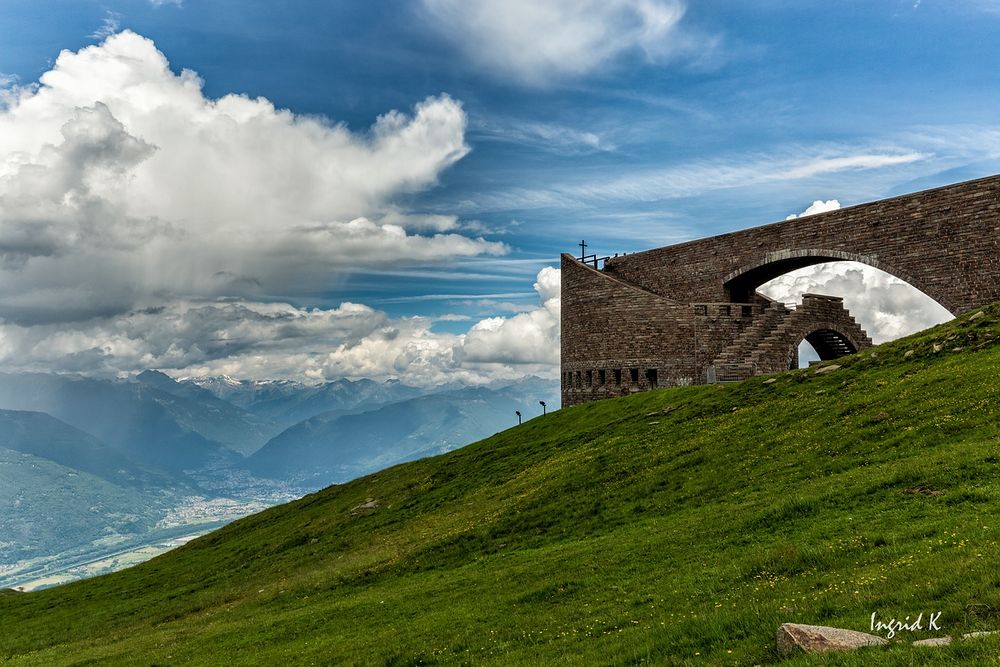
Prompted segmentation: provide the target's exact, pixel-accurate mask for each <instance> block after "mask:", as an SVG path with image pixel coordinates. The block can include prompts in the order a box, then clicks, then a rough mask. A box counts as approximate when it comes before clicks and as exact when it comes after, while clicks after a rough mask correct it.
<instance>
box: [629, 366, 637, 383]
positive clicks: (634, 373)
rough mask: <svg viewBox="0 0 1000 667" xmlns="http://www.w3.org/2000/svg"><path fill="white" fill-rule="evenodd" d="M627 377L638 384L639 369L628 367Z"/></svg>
mask: <svg viewBox="0 0 1000 667" xmlns="http://www.w3.org/2000/svg"><path fill="white" fill-rule="evenodd" d="M628 374H629V378H630V379H631V380H632V384H639V369H638V368H630V369H628Z"/></svg>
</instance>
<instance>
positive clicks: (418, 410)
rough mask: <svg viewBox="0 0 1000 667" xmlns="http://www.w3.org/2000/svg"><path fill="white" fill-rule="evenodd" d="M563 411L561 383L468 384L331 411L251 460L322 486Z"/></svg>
mask: <svg viewBox="0 0 1000 667" xmlns="http://www.w3.org/2000/svg"><path fill="white" fill-rule="evenodd" d="M539 400H545V401H547V402H548V403H549V405H550V406H552V407H553V408H555V407H557V406H558V401H559V386H558V383H557V382H554V381H548V380H541V379H538V378H530V379H527V380H522V381H520V382H517V383H514V384H511V385H509V386H505V387H501V388H498V389H491V388H486V387H467V388H465V389H459V390H454V391H447V392H441V393H437V394H431V395H428V396H421V397H418V398H413V399H410V400H406V401H401V402H398V403H392V404H390V405H386V406H383V407H380V408H377V409H375V410H372V411H369V412H362V413H359V414H348V415H344V414H342V413H339V412H332V413H325V414H322V415H318V416H316V417H313V418H312V419H308V420H306V421H304V422H302V423H300V424H297V425H295V426H293V427H291V428H289V429H288V430H286V431H284V432H283V433H281V434H280V435H278V436H276V437H275V438H274V439H273V440H271V441H270V442H268V443H267V444H266V445H265V446H264V447H262V448H261V449H260V450H259V451H258V452H256V453H255V454H254V455H253V456H251V457H250V458H249V459H248V460H247V465H248V466H249V468H250V470H251V471H252V472H253V473H254V474H256V475H259V476H262V477H271V478H278V479H284V480H288V481H292V482H296V483H299V484H302V485H304V486H310V487H318V486H323V485H326V484H330V483H334V482H342V481H346V480H348V479H351V478H354V477H357V476H359V475H362V474H365V473H368V472H372V471H374V470H378V469H380V468H384V467H387V466H390V465H394V464H396V463H400V462H403V461H410V460H413V459H416V458H420V457H423V456H429V455H432V454H440V453H442V452H447V451H450V450H452V449H456V448H457V447H461V446H463V445H465V444H466V443H469V442H473V441H475V440H479V439H481V438H484V437H487V436H490V435H492V434H494V433H496V432H497V431H501V430H503V429H506V428H510V426H512V425H514V424H516V423H517V416H516V415H515V414H514V412H515V410H520V411H521V412H522V413H523V414H524V416H525V418H530V417H531V416H534V415H536V414H538V413H539V412H540V411H541V407H540V406H539V405H538V401H539Z"/></svg>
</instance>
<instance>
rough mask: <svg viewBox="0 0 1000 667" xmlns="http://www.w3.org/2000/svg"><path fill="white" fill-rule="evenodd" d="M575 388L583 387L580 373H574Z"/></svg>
mask: <svg viewBox="0 0 1000 667" xmlns="http://www.w3.org/2000/svg"><path fill="white" fill-rule="evenodd" d="M576 386H577V387H582V386H583V376H582V374H581V373H580V371H577V372H576Z"/></svg>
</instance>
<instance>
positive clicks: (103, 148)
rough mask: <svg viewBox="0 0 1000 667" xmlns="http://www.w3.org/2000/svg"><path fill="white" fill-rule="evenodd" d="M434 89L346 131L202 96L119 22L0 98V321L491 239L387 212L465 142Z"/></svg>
mask: <svg viewBox="0 0 1000 667" xmlns="http://www.w3.org/2000/svg"><path fill="white" fill-rule="evenodd" d="M465 127H466V116H465V113H464V112H463V110H462V106H461V104H460V103H459V102H457V101H455V100H453V99H451V98H450V97H448V96H447V95H440V96H437V97H429V98H427V99H425V100H423V101H422V102H419V103H418V104H416V105H415V107H414V109H413V110H412V113H404V112H400V111H388V112H387V113H385V114H384V115H382V116H381V117H379V118H378V120H377V121H376V122H375V124H374V125H373V126H372V128H371V129H370V131H368V132H366V133H363V134H358V133H353V132H351V131H350V130H348V129H347V128H346V127H344V126H343V125H340V124H336V123H332V122H329V121H327V120H324V119H320V118H313V117H303V116H297V115H295V114H293V113H292V112H290V111H287V110H283V109H278V108H276V107H275V106H274V105H273V104H272V103H271V102H269V101H268V100H266V99H264V98H259V97H258V98H251V97H248V96H246V95H226V96H224V97H221V98H219V99H210V98H207V97H205V95H204V93H203V91H202V81H201V80H200V79H199V77H198V76H197V75H196V74H195V73H194V72H192V71H190V70H182V71H181V72H179V73H177V72H175V71H173V70H172V69H171V68H170V66H169V63H168V62H167V59H166V57H165V56H164V55H163V54H162V53H161V52H159V51H158V50H157V49H156V47H155V45H154V44H153V42H152V41H150V40H149V39H146V38H144V37H141V36H139V35H137V34H135V33H132V32H129V31H125V32H122V33H118V34H115V35H111V36H110V37H108V38H107V39H106V40H105V41H104V42H103V43H102V44H100V45H95V46H91V47H87V48H84V49H82V50H80V51H78V52H75V53H74V52H70V51H64V52H62V53H61V54H60V55H59V57H58V59H57V60H56V62H55V64H54V65H53V67H52V68H51V69H50V70H49V71H48V72H46V73H45V74H43V75H42V77H41V78H40V80H39V83H38V84H36V85H29V86H17V85H10V84H9V83H8V85H7V87H6V88H4V90H2V91H0V274H2V275H0V278H2V280H0V317H2V318H4V319H6V320H8V321H14V322H18V323H21V324H30V323H32V322H46V321H53V320H63V321H73V320H80V319H87V318H90V317H95V316H105V315H108V314H110V313H123V312H127V311H129V310H130V309H134V308H137V307H147V306H150V305H156V304H159V303H160V302H162V301H163V300H164V299H168V298H176V299H206V298H208V299H210V298H215V297H219V296H229V297H231V296H242V297H245V298H251V299H260V298H262V297H263V298H265V299H266V298H270V297H272V296H273V295H277V294H280V295H290V294H296V293H306V292H309V291H311V290H315V289H317V288H318V287H322V286H324V285H328V284H330V282H331V281H333V280H334V279H335V278H336V276H337V275H339V274H341V273H343V272H345V271H350V270H351V269H357V268H372V267H381V266H386V265H396V264H399V263H431V262H441V261H448V260H451V259H454V258H459V257H468V256H474V255H479V254H502V253H504V252H506V247H505V246H504V245H502V244H500V243H495V242H489V241H486V240H484V239H482V238H473V237H470V236H466V235H464V234H461V233H459V232H460V231H462V229H463V228H462V227H461V226H460V225H459V224H458V222H457V219H456V218H453V217H451V216H446V215H437V216H426V215H416V214H412V213H410V212H407V211H403V210H401V209H400V208H399V206H398V204H397V203H396V200H397V198H398V197H400V196H401V195H405V194H407V193H411V192H414V191H418V190H421V189H424V188H428V187H431V186H433V185H434V184H435V183H436V181H437V179H438V177H439V175H440V174H441V172H442V171H443V170H444V169H446V168H448V167H449V166H451V165H452V164H454V163H455V162H456V161H458V160H459V159H461V158H462V157H463V156H464V155H465V154H466V153H467V152H468V150H469V149H468V146H467V145H466V143H465V138H464V132H465Z"/></svg>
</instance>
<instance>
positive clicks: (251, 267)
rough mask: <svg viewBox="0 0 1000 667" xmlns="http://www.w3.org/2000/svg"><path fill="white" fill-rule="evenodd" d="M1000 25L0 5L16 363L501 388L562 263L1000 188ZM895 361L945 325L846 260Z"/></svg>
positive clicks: (628, 14)
mask: <svg viewBox="0 0 1000 667" xmlns="http://www.w3.org/2000/svg"><path fill="white" fill-rule="evenodd" d="M998 31H1000V0H948V1H945V0H905V1H903V0H878V1H876V2H872V1H870V0H867V1H856V2H855V1H852V0H844V1H842V2H838V3H830V2H818V1H817V2H810V1H809V0H796V1H794V2H792V1H790V0H755V1H753V2H749V1H748V2H739V1H737V0H728V1H722V0H703V1H702V2H698V3H693V2H687V1H685V0H600V1H598V0H544V1H543V0H502V1H501V0H380V1H379V2H375V3H358V2H347V1H331V2H323V3H318V2H313V1H308V2H304V1H296V0H292V1H289V2H282V3H273V2H259V1H255V0H239V1H238V2H237V1H235V0H101V1H100V2H97V1H93V2H92V1H90V0H52V1H50V2H46V3H38V2H36V1H34V0H5V1H4V2H3V3H2V4H0V35H2V38H0V367H2V368H3V369H4V370H32V371H51V372H77V373H84V374H88V375H95V376H127V375H128V374H131V373H135V372H137V371H141V370H143V369H146V368H158V369H161V370H164V371H166V372H168V373H171V374H173V375H175V376H178V377H182V376H193V375H216V374H227V375H231V376H234V377H241V378H259V379H263V378H278V377H280V378H293V379H298V380H302V381H307V382H317V381H322V380H328V379H336V378H340V377H352V378H356V377H371V378H375V379H387V378H399V379H402V380H404V381H407V382H410V383H413V384H419V385H435V384H440V383H450V382H456V383H485V382H491V381H495V380H504V379H511V378H516V377H520V376H523V375H529V374H538V375H543V376H550V377H554V376H555V374H556V372H557V364H558V340H559V309H560V305H559V272H558V256H559V253H561V252H574V251H576V250H577V244H578V243H579V242H580V240H582V239H585V240H586V241H587V244H588V251H594V252H597V253H600V254H613V253H615V252H631V251H635V250H642V249H646V248H651V247H656V246H661V245H667V244H671V243H676V242H680V241H684V240H689V239H693V238H698V237H703V236H708V235H713V234H717V233H722V232H726V231H732V230H736V229H743V228H747V227H752V226H757V225H760V224H766V223H769V222H774V221H778V220H782V219H785V218H787V217H788V216H790V215H808V214H810V213H815V212H819V211H822V210H831V209H834V208H837V207H840V206H849V205H852V204H857V203H862V202H866V201H871V200H875V199H880V198H884V197H887V196H892V195H896V194H902V193H907V192H912V191H916V190H921V189H925V188H929V187H934V186H939V185H945V184H948V183H953V182H957V181H961V180H966V179H969V178H975V177H980V176H986V175H991V174H995V173H998V172H1000V124H998V121H997V113H996V110H997V109H998V108H1000V105H998V102H1000V68H997V67H996V63H997V62H998V61H1000V41H998V40H997V39H996V38H995V36H996V35H997V34H998ZM764 291H765V292H766V293H768V294H769V295H770V296H772V297H774V298H779V299H782V300H786V301H790V302H794V300H795V299H796V298H797V297H798V295H800V294H801V293H803V292H805V291H822V292H826V293H834V294H838V295H841V296H844V297H845V301H846V304H847V306H848V307H849V308H850V309H851V310H852V312H853V313H854V314H855V315H856V316H857V317H858V319H859V320H860V321H861V322H862V324H863V325H864V326H865V327H866V329H867V330H868V331H869V333H870V334H871V335H872V337H873V338H874V339H875V341H876V342H881V341H884V340H889V339H892V338H896V337H899V336H901V335H904V334H906V333H909V332H911V331H914V330H917V329H920V328H923V327H925V326H928V325H930V324H933V323H936V322H939V321H942V320H944V319H947V318H948V317H949V314H948V313H947V312H946V311H944V310H943V309H942V308H941V307H940V306H938V305H937V304H935V303H933V302H932V301H930V300H929V299H928V298H927V297H926V296H924V295H922V294H920V293H918V292H915V290H913V289H912V288H909V287H908V286H906V285H905V284H901V283H900V282H899V281H898V280H895V279H894V278H892V277H891V276H887V275H885V274H880V273H879V272H877V271H875V270H874V269H870V268H868V267H863V266H860V265H850V264H847V263H840V264H837V265H829V266H828V265H822V266H818V267H810V268H808V269H803V270H801V271H798V272H796V273H795V274H791V275H788V276H783V277H781V278H779V279H777V280H776V281H775V282H774V283H773V284H771V285H768V286H766V287H765V288H764Z"/></svg>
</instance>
